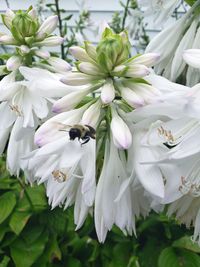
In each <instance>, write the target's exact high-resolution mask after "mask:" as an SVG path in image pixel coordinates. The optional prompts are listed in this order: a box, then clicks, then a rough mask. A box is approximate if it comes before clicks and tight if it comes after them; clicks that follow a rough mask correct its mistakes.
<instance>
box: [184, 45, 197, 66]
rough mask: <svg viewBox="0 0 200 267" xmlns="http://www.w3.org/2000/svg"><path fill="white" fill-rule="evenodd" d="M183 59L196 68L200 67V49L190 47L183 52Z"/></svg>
mask: <svg viewBox="0 0 200 267" xmlns="http://www.w3.org/2000/svg"><path fill="white" fill-rule="evenodd" d="M183 59H184V60H185V61H186V62H187V64H189V65H190V66H192V67H194V68H198V69H200V49H188V50H185V51H184V53H183Z"/></svg>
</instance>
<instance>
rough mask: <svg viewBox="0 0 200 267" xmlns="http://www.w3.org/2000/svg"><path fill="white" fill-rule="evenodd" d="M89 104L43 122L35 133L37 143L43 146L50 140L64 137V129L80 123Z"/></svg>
mask: <svg viewBox="0 0 200 267" xmlns="http://www.w3.org/2000/svg"><path fill="white" fill-rule="evenodd" d="M87 108H88V105H85V106H83V107H81V108H79V109H74V110H70V111H67V112H63V113H61V114H58V115H56V116H54V117H52V118H51V119H49V120H47V121H46V122H45V123H43V124H42V125H41V126H40V128H39V129H38V130H37V131H36V133H35V144H36V145H37V146H43V145H45V144H47V143H49V142H52V141H54V140H57V139H59V138H61V137H63V131H62V130H65V129H66V128H67V130H69V128H70V126H72V125H73V124H78V123H79V122H80V121H81V118H82V115H83V114H84V112H85V111H86V110H87Z"/></svg>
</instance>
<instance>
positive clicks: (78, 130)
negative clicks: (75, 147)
mask: <svg viewBox="0 0 200 267" xmlns="http://www.w3.org/2000/svg"><path fill="white" fill-rule="evenodd" d="M62 125H63V126H64V127H65V128H66V127H70V129H69V131H67V130H65V129H60V131H64V132H69V138H70V140H75V139H76V138H78V140H79V142H80V139H81V140H82V141H83V142H82V143H81V145H84V144H86V143H88V142H89V140H90V138H92V139H95V138H96V131H95V129H94V128H93V127H91V126H90V125H82V124H75V125H73V126H69V125H65V124H62Z"/></svg>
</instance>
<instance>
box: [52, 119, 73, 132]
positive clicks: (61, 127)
mask: <svg viewBox="0 0 200 267" xmlns="http://www.w3.org/2000/svg"><path fill="white" fill-rule="evenodd" d="M53 124H54V125H55V126H56V127H57V128H58V130H59V131H67V130H69V129H70V128H71V127H72V126H71V125H67V124H64V123H61V122H57V121H54V122H53Z"/></svg>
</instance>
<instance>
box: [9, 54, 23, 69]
mask: <svg viewBox="0 0 200 267" xmlns="http://www.w3.org/2000/svg"><path fill="white" fill-rule="evenodd" d="M21 64H22V58H21V57H19V56H12V57H10V58H9V59H8V61H7V62H6V67H7V69H8V70H9V71H13V70H16V69H18V68H19V67H20V66H21Z"/></svg>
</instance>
